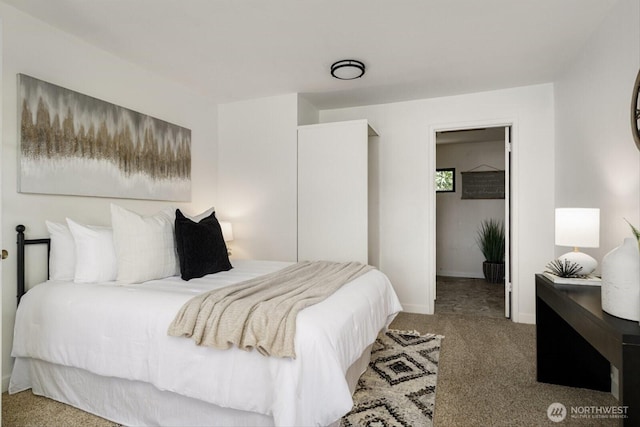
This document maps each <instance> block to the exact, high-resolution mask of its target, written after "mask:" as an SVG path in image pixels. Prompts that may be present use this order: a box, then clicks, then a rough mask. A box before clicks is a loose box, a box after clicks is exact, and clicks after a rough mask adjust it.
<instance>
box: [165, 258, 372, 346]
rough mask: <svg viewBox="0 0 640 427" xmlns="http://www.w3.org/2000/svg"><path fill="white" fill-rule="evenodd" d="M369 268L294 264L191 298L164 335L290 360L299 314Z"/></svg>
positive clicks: (350, 265) (362, 265) (323, 263)
mask: <svg viewBox="0 0 640 427" xmlns="http://www.w3.org/2000/svg"><path fill="white" fill-rule="evenodd" d="M371 269H373V267H371V266H369V265H364V264H360V263H356V262H348V263H336V262H327V261H313V262H310V261H304V262H299V263H297V264H293V265H291V266H289V267H286V268H284V269H282V270H279V271H276V272H274V273H271V274H267V275H264V276H260V277H256V278H254V279H250V280H247V281H245V282H241V283H238V284H236V285H230V286H227V287H224V288H221V289H216V290H213V291H209V292H205V293H204V294H201V295H198V296H196V297H194V298H192V299H191V300H189V301H187V302H186V303H185V304H184V305H183V306H182V308H181V309H180V311H179V312H178V314H177V315H176V317H175V319H174V320H173V322H172V323H171V325H170V326H169V331H168V333H169V335H171V336H176V337H191V338H193V339H194V340H195V341H196V343H197V344H198V345H205V346H210V347H214V348H218V349H228V348H229V347H231V346H232V345H235V346H237V347H238V348H241V349H244V350H251V349H253V348H255V349H257V350H258V351H259V352H260V353H262V354H264V355H266V356H275V357H291V358H295V356H296V354H295V346H294V337H295V332H296V316H297V314H298V312H299V311H300V310H302V309H303V308H305V307H308V306H310V305H312V304H316V303H318V302H320V301H322V300H324V299H325V298H327V297H328V296H330V295H331V294H332V293H333V292H335V291H336V290H337V289H339V288H340V287H341V286H342V285H344V284H345V283H347V282H349V281H351V280H353V279H355V278H356V277H358V276H360V275H362V274H364V273H366V272H367V271H369V270H371Z"/></svg>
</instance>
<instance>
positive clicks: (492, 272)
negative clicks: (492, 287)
mask: <svg viewBox="0 0 640 427" xmlns="http://www.w3.org/2000/svg"><path fill="white" fill-rule="evenodd" d="M482 272H483V273H484V278H485V279H486V281H487V282H489V283H503V282H504V262H489V261H485V262H483V263H482Z"/></svg>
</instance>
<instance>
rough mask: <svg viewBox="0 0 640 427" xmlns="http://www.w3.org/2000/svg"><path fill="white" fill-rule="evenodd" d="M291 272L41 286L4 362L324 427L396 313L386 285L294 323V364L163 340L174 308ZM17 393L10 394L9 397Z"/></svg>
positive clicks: (364, 279)
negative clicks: (36, 362)
mask: <svg viewBox="0 0 640 427" xmlns="http://www.w3.org/2000/svg"><path fill="white" fill-rule="evenodd" d="M289 264H290V263H283V262H271V261H238V260H235V261H233V265H234V268H233V269H232V270H230V271H228V272H222V273H217V274H215V275H209V276H206V277H205V278H202V279H193V280H190V281H188V282H185V281H183V280H181V279H180V278H179V277H172V278H167V279H163V280H154V281H150V282H146V283H143V284H139V285H126V286H119V285H114V284H113V283H102V284H74V283H71V282H57V281H49V282H46V283H43V284H41V285H38V286H35V287H34V288H32V289H31V290H30V291H29V292H28V293H27V294H26V295H25V296H24V297H23V298H22V300H21V302H20V306H19V308H18V313H17V316H16V326H15V335H14V346H13V351H12V356H14V357H28V358H35V359H40V360H44V361H46V362H50V363H55V364H59V365H63V366H70V367H74V368H81V369H84V370H87V371H89V372H92V373H94V374H97V375H101V376H107V377H109V376H111V377H117V378H125V379H130V380H138V381H143V382H146V383H150V384H152V385H153V386H155V387H156V388H158V389H159V390H166V391H171V392H174V393H177V394H181V395H184V396H188V397H191V398H195V399H199V400H202V401H205V402H209V403H213V404H216V405H219V406H222V407H229V408H234V409H239V410H243V411H251V412H257V413H261V414H266V415H269V416H273V418H274V422H275V424H276V425H278V426H287V425H290V426H311V425H328V424H330V423H332V422H334V421H335V420H337V419H338V418H339V417H341V416H342V415H344V414H345V413H346V412H347V411H349V410H350V409H351V407H352V404H353V402H352V398H351V394H350V392H349V388H348V385H347V382H346V380H345V373H346V371H347V369H348V368H349V366H350V365H351V364H352V363H353V362H354V361H355V360H356V359H358V357H359V356H360V355H361V354H362V352H363V350H364V349H365V348H366V347H367V346H369V345H370V344H371V343H372V342H373V341H374V340H375V337H376V335H377V334H378V332H379V331H380V330H381V329H382V328H384V327H385V326H387V325H388V324H389V323H390V322H391V320H392V319H393V317H394V315H395V314H396V313H397V312H398V311H400V310H401V306H400V304H399V302H398V299H397V296H396V295H395V293H394V291H393V288H392V287H391V284H390V283H389V280H388V279H387V277H386V276H385V275H384V274H382V273H380V272H379V271H377V270H374V271H370V272H368V273H367V274H365V275H363V276H361V277H359V278H357V279H356V280H354V281H352V282H350V283H348V284H346V285H344V286H343V287H342V288H341V289H339V290H338V291H337V292H336V293H334V294H333V295H331V296H330V297H329V298H327V299H326V300H325V301H323V302H322V303H320V304H317V305H314V306H311V307H308V308H306V309H304V310H303V311H301V312H300V313H299V315H298V324H297V331H296V344H295V347H296V354H297V355H298V357H297V358H296V359H282V358H270V357H265V356H262V355H260V354H259V353H258V352H256V351H252V352H246V351H243V350H239V349H237V348H232V349H230V350H223V351H220V350H215V349H212V348H209V347H198V346H196V345H195V344H194V342H193V341H192V340H189V339H186V338H178V337H170V336H168V335H167V327H168V325H169V324H170V322H171V321H172V320H173V317H174V316H175V314H176V313H177V312H178V310H179V309H180V307H181V306H182V304H184V303H185V302H186V301H187V300H188V299H189V298H191V297H192V296H194V295H197V294H199V293H202V292H204V291H207V290H210V289H214V288H216V287H223V286H226V285H229V284H231V283H237V282H240V281H242V280H246V279H249V278H253V277H256V276H258V275H260V274H266V273H269V272H272V271H276V270H278V269H281V268H283V267H285V266H287V265H289ZM23 388H24V386H20V385H16V384H14V383H13V382H12V383H11V384H10V388H9V391H10V392H11V393H13V392H18V391H21V389H23Z"/></svg>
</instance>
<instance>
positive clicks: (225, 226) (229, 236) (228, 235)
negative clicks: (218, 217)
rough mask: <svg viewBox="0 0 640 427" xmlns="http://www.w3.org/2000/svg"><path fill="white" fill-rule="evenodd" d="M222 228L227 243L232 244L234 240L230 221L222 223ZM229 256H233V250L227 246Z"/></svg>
mask: <svg viewBox="0 0 640 427" xmlns="http://www.w3.org/2000/svg"><path fill="white" fill-rule="evenodd" d="M220 228H221V229H222V237H223V238H224V241H225V242H230V241H232V240H233V227H231V223H230V222H228V221H220ZM227 254H228V255H231V249H229V247H228V246H227Z"/></svg>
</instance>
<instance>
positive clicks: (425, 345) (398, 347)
mask: <svg viewBox="0 0 640 427" xmlns="http://www.w3.org/2000/svg"><path fill="white" fill-rule="evenodd" d="M442 338H444V337H443V336H440V335H431V334H427V335H420V334H419V333H418V332H415V331H414V332H408V331H396V330H392V329H390V330H387V331H386V332H384V333H381V334H380V335H378V338H377V339H376V342H375V343H374V344H373V348H372V349H371V362H369V368H368V369H367V371H366V372H365V373H364V374H362V376H361V377H360V380H359V381H358V385H357V387H356V391H355V393H354V394H353V401H354V406H353V409H352V410H351V411H350V412H349V413H348V414H346V415H345V416H344V417H342V420H341V422H340V426H341V427H356V426H357V427H396V426H398V427H400V426H402V427H414V426H424V427H428V426H432V425H433V408H434V405H435V398H436V379H437V374H438V356H439V354H440V341H441V340H442Z"/></svg>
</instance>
